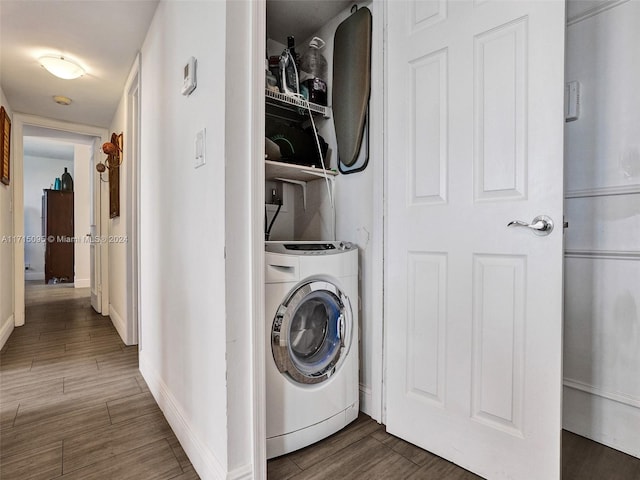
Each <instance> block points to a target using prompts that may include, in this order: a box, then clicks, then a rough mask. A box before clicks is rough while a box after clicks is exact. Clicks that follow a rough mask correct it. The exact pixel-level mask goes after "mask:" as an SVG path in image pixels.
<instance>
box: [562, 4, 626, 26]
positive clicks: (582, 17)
mask: <svg viewBox="0 0 640 480" xmlns="http://www.w3.org/2000/svg"><path fill="white" fill-rule="evenodd" d="M628 1H629V0H616V1H608V2H603V3H601V4H600V5H598V6H596V7H593V8H591V9H589V10H587V11H586V12H583V13H581V14H579V15H576V16H575V17H571V18H567V26H570V25H575V24H576V23H578V22H581V21H583V20H586V19H587V18H591V17H595V16H596V15H598V14H599V13H602V12H606V11H607V10H611V9H612V8H614V7H617V6H619V5H622V4H623V3H627V2H628Z"/></svg>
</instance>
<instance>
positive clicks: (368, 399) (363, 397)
mask: <svg viewBox="0 0 640 480" xmlns="http://www.w3.org/2000/svg"><path fill="white" fill-rule="evenodd" d="M371 403H372V396H371V387H367V386H366V385H363V384H360V411H361V412H363V413H366V414H367V415H369V416H370V417H372V416H373V413H372V412H373V411H372V408H371Z"/></svg>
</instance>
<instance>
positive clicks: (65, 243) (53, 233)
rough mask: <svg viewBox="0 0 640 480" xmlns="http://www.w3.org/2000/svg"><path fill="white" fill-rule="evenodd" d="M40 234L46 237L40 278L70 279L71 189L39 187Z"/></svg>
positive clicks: (72, 257) (72, 272)
mask: <svg viewBox="0 0 640 480" xmlns="http://www.w3.org/2000/svg"><path fill="white" fill-rule="evenodd" d="M43 191H44V195H43V196H42V234H43V235H44V237H45V239H46V247H45V253H44V281H45V283H49V280H51V279H57V281H59V282H73V276H74V246H75V243H74V236H73V192H63V191H61V190H50V189H46V190H43Z"/></svg>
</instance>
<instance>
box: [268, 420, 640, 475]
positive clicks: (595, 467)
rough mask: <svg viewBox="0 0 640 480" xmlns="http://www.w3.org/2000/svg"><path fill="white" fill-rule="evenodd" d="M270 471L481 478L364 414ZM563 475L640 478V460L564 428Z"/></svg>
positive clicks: (275, 462) (278, 462) (284, 458)
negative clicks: (389, 432)
mask: <svg viewBox="0 0 640 480" xmlns="http://www.w3.org/2000/svg"><path fill="white" fill-rule="evenodd" d="M267 475H268V479H269V480H303V479H304V480H311V479H313V480H325V479H332V480H333V479H345V480H346V479H349V480H373V479H379V480H404V479H407V480H472V479H473V480H481V477H479V476H477V475H474V474H473V473H471V472H469V471H467V470H464V469H463V468H460V467H459V466H457V465H455V464H453V463H451V462H448V461H447V460H444V459H443V458H440V457H438V456H436V455H434V454H432V453H429V452H427V451H425V450H422V449H421V448H418V447H416V446H415V445H412V444H410V443H407V442H405V441H404V440H401V439H399V438H397V437H394V436H393V435H390V434H388V433H387V432H386V431H385V427H384V425H379V424H378V423H376V422H375V421H373V420H372V419H371V418H370V417H368V416H366V415H364V414H362V413H361V414H360V416H359V417H358V419H357V420H356V421H354V422H353V423H351V424H350V425H348V426H347V427H346V428H345V429H344V430H341V431H340V432H338V433H336V434H334V435H332V436H330V437H329V438H326V439H325V440H322V441H320V442H318V443H316V444H313V445H311V446H309V447H307V448H303V449H302V450H298V451H296V452H293V453H290V454H288V455H284V456H282V457H278V458H274V459H273V460H269V461H268V462H267ZM540 480H546V479H540ZM562 480H640V459H638V458H635V457H632V456H629V455H626V454H624V453H622V452H619V451H617V450H613V449H612V448H608V447H605V446H604V445H601V444H599V443H596V442H593V441H591V440H589V439H587V438H584V437H581V436H579V435H575V434H573V433H570V432H567V431H563V432H562Z"/></svg>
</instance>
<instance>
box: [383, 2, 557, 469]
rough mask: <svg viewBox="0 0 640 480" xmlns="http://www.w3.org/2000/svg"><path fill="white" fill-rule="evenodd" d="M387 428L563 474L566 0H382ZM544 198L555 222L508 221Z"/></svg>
mask: <svg viewBox="0 0 640 480" xmlns="http://www.w3.org/2000/svg"><path fill="white" fill-rule="evenodd" d="M387 14H388V16H387V18H388V49H387V52H388V56H387V58H388V69H389V74H388V84H387V87H388V88H387V111H388V119H387V126H388V129H387V132H388V149H387V151H388V156H387V160H388V167H387V172H388V175H387V182H388V184H387V187H388V188H387V193H388V197H387V200H388V216H387V232H388V233H387V235H388V237H387V249H386V259H387V261H386V282H385V285H386V287H385V294H386V300H385V303H386V313H385V318H386V328H385V330H386V353H385V358H386V371H387V376H386V385H387V390H386V393H387V398H386V402H387V428H388V430H389V431H390V432H391V433H393V434H395V435H398V436H400V437H402V438H405V439H407V440H408V441H410V442H412V443H415V444H417V445H419V446H421V447H423V448H426V449H427V450H430V451H432V452H434V453H436V454H438V455H441V456H443V457H445V458H447V459H449V460H452V461H453V462H455V463H457V464H459V465H462V466H463V467H465V468H468V469H470V470H472V471H474V472H476V473H478V474H480V475H482V476H484V477H486V478H492V479H493V478H512V479H528V478H531V479H533V478H536V479H539V478H545V479H553V478H559V477H560V431H561V422H560V420H561V416H560V409H561V378H562V375H561V373H562V368H561V357H562V356H561V352H562V350H561V348H562V342H561V335H562V228H561V226H560V227H558V225H561V223H562V213H563V212H562V203H563V200H562V193H563V124H564V118H563V90H564V88H563V80H564V78H563V71H564V2H559V1H550V2H520V1H518V2H506V1H501V2H493V1H483V2H480V1H454V2H446V1H402V2H389V4H388V10H387ZM541 214H544V215H548V216H550V217H551V218H552V219H554V220H555V222H556V229H555V230H553V231H552V232H551V233H550V234H549V235H547V236H538V235H535V234H534V232H533V231H531V230H530V229H528V228H523V227H517V228H514V227H512V228H508V227H507V224H508V223H509V222H510V221H512V220H516V219H518V220H524V221H527V222H531V221H532V219H533V218H534V217H535V216H537V215H541Z"/></svg>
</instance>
